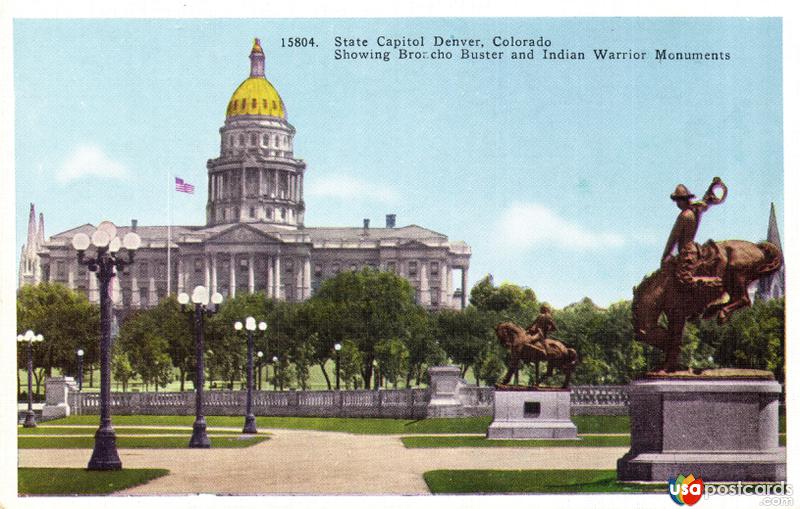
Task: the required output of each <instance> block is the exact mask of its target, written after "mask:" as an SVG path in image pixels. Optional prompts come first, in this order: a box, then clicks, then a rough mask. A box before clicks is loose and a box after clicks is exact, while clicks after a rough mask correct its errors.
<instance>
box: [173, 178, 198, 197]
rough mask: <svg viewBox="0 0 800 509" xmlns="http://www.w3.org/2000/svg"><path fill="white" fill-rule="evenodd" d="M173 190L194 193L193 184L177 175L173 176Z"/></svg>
mask: <svg viewBox="0 0 800 509" xmlns="http://www.w3.org/2000/svg"><path fill="white" fill-rule="evenodd" d="M175 190H176V191H178V192H179V193H189V194H194V186H193V185H192V184H190V183H188V182H184V181H183V179H181V178H178V177H175Z"/></svg>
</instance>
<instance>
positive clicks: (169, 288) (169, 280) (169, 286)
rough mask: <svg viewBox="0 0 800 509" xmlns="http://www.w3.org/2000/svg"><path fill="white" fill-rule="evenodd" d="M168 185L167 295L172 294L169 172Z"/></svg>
mask: <svg viewBox="0 0 800 509" xmlns="http://www.w3.org/2000/svg"><path fill="white" fill-rule="evenodd" d="M167 180H168V181H169V185H168V186H167V209H168V210H167V296H168V297H169V296H170V295H172V258H171V256H170V252H171V250H172V185H173V182H172V174H169V177H168V179H167Z"/></svg>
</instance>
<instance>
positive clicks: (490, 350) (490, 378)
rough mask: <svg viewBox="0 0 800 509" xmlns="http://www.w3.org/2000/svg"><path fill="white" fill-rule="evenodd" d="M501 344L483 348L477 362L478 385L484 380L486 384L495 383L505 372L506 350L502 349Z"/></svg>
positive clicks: (476, 376) (476, 375)
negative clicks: (502, 350)
mask: <svg viewBox="0 0 800 509" xmlns="http://www.w3.org/2000/svg"><path fill="white" fill-rule="evenodd" d="M500 348H501V347H500V345H491V346H489V347H487V348H485V349H484V350H483V352H482V353H481V355H480V357H479V358H478V362H477V363H476V364H475V370H474V371H475V378H476V382H477V383H478V385H480V381H481V380H484V381H485V382H486V385H490V386H491V385H494V384H496V383H497V381H498V380H499V379H500V377H501V376H503V374H504V373H505V371H506V369H507V366H506V361H505V357H506V356H505V352H501V351H500Z"/></svg>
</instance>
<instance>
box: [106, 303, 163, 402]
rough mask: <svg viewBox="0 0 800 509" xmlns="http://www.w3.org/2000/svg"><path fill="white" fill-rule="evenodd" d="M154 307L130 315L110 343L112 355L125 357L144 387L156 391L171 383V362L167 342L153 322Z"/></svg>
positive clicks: (154, 318)
mask: <svg viewBox="0 0 800 509" xmlns="http://www.w3.org/2000/svg"><path fill="white" fill-rule="evenodd" d="M157 309H158V307H156V308H152V309H150V310H141V311H138V312H135V313H133V314H132V315H131V316H130V317H129V318H128V319H127V320H126V321H125V323H124V324H123V326H122V327H121V328H120V332H119V336H118V337H117V340H116V341H114V354H115V355H119V354H122V353H124V354H126V355H127V358H128V360H129V361H130V366H131V368H133V371H134V372H135V373H136V374H137V375H138V376H139V377H140V378H141V379H142V382H143V383H144V384H145V387H147V386H149V385H150V384H153V385H154V386H155V387H156V390H158V387H159V386H162V387H163V386H165V385H167V384H168V383H169V382H171V381H172V380H171V379H172V369H173V365H172V359H171V358H170V356H169V353H168V349H169V341H170V338H168V337H167V336H166V334H165V333H164V331H162V330H161V328H160V327H161V324H160V323H159V322H158V321H157V320H156V318H157V317H158V314H159V313H158V312H156V310H157Z"/></svg>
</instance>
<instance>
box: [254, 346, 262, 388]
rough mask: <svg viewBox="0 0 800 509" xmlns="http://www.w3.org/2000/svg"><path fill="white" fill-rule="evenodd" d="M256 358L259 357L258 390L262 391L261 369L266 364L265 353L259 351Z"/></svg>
mask: <svg viewBox="0 0 800 509" xmlns="http://www.w3.org/2000/svg"><path fill="white" fill-rule="evenodd" d="M256 357H258V383H257V384H256V386H257V387H258V390H259V391H260V390H261V368H262V367H263V364H264V352H262V351H261V350H259V351H258V352H256Z"/></svg>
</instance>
